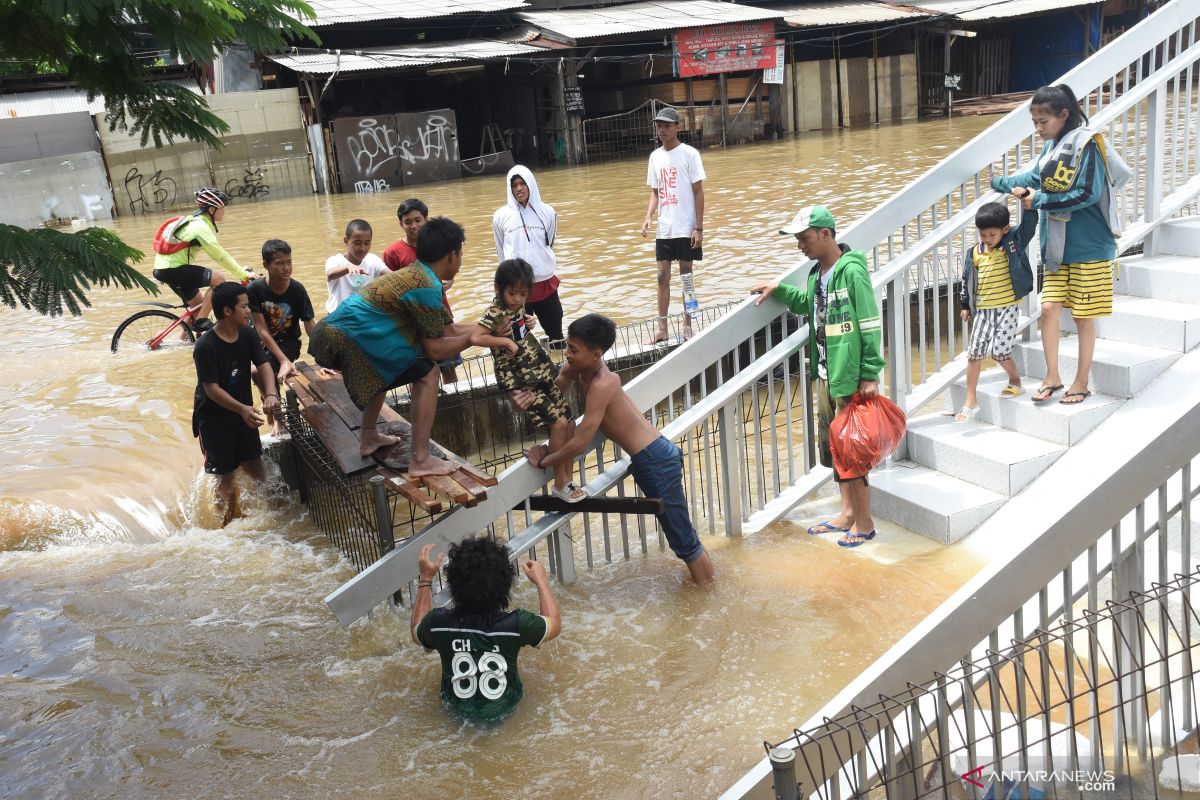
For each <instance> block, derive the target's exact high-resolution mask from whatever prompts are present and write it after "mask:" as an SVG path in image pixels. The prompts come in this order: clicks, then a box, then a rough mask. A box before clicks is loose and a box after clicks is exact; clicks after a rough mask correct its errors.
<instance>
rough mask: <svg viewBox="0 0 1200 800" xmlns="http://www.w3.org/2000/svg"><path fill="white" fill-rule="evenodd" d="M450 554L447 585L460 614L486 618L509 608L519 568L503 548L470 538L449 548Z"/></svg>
mask: <svg viewBox="0 0 1200 800" xmlns="http://www.w3.org/2000/svg"><path fill="white" fill-rule="evenodd" d="M449 555H450V563H449V564H447V565H446V582H447V583H448V584H450V597H451V598H452V599H453V600H454V610H455V611H456V612H457V613H459V614H464V615H465V614H480V615H484V616H487V615H490V614H495V613H497V612H500V611H503V610H504V609H506V608H508V599H509V595H510V594H511V593H512V585H513V580H514V579H515V578H516V577H517V568H516V566H514V565H513V563H512V561H510V560H509V558H508V550H507V549H506V548H505V547H504V545H502V544H497V543H496V542H493V541H491V540H490V539H476V538H474V537H470V536H468V537H467V538H466V539H463V540H462V542H460V543H459V544H452V545H450V552H449Z"/></svg>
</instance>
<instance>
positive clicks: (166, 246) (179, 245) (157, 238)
mask: <svg viewBox="0 0 1200 800" xmlns="http://www.w3.org/2000/svg"><path fill="white" fill-rule="evenodd" d="M190 219H191V217H190V216H186V217H171V218H170V219H169V220H167V221H166V222H164V223H163V224H162V227H160V228H159V229H158V233H156V234H154V252H156V253H158V254H159V255H164V256H169V255H171V254H173V253H178V252H179V251H180V250H186V249H187V248H189V247H191V245H192V243H191V242H183V241H179V240H178V239H177V240H175V241H173V242H172V241H171V237H172V236H174V235H175V231H177V230H179V228H180V227H181V226H182V225H183V224H184V223H185V222H187V221H188V220H190Z"/></svg>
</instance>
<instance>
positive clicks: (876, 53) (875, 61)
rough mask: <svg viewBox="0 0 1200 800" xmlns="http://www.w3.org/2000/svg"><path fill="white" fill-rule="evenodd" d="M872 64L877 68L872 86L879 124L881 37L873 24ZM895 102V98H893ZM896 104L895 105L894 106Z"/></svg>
mask: <svg viewBox="0 0 1200 800" xmlns="http://www.w3.org/2000/svg"><path fill="white" fill-rule="evenodd" d="M871 65H872V67H873V68H874V70H875V76H874V78H873V79H872V80H871V84H872V86H873V87H874V88H875V124H876V125H878V124H879V38H878V37H877V36H876V31H875V26H874V25H872V26H871ZM892 102H893V103H895V102H896V101H895V99H894V98H893V100H892ZM894 107H895V106H893V108H894Z"/></svg>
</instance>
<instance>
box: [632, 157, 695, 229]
mask: <svg viewBox="0 0 1200 800" xmlns="http://www.w3.org/2000/svg"><path fill="white" fill-rule="evenodd" d="M704 178H705V175H704V165H703V164H701V163H700V153H699V151H697V150H696V148H694V147H692V146H691V145H687V144H684V143H683V142H680V143H679V144H677V145H675V147H674V148H673V149H671V150H666V149H664V148H662V147H660V148H658V149H657V150H655V151H654V152H653V153H651V154H650V165H649V169H648V170H647V172H646V185H647V186H649V187H651V188H652V189H657V190H658V234H657V236H658V238H659V239H682V238H686V237H688V236H691V235H692V230H693V229H694V228H695V227H696V196H695V195H694V194H693V193H692V184H693V183H696V182H697V181H702V180H704Z"/></svg>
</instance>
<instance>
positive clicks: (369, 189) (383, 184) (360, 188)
mask: <svg viewBox="0 0 1200 800" xmlns="http://www.w3.org/2000/svg"><path fill="white" fill-rule="evenodd" d="M391 188H392V187H391V186H389V185H388V182H387V181H385V180H384V179H383V178H376V179H375V180H373V181H355V182H354V193H355V194H373V193H375V192H387V191H391Z"/></svg>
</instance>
